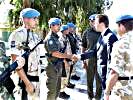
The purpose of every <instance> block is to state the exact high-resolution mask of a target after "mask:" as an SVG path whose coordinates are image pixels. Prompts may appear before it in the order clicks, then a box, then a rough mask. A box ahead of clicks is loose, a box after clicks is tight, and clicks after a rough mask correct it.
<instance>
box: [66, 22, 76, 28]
mask: <svg viewBox="0 0 133 100" xmlns="http://www.w3.org/2000/svg"><path fill="white" fill-rule="evenodd" d="M67 25H68V27H71V28H74V27H75V25H74V24H73V23H72V22H70V23H67Z"/></svg>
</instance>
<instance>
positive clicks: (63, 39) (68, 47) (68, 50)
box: [59, 33, 72, 88]
mask: <svg viewBox="0 0 133 100" xmlns="http://www.w3.org/2000/svg"><path fill="white" fill-rule="evenodd" d="M59 41H60V43H61V48H62V49H64V48H65V50H64V53H66V54H69V55H71V54H72V51H71V45H70V42H69V39H68V37H67V36H66V35H63V33H61V35H60V38H59ZM65 46H66V47H65ZM70 62H71V61H69V62H68V61H67V60H66V59H64V66H65V70H64V71H65V72H62V73H66V77H63V76H62V77H63V78H62V83H61V85H62V88H64V87H65V86H66V85H67V83H68V82H67V81H68V75H69V68H70Z"/></svg>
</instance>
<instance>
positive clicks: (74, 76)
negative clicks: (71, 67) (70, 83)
mask: <svg viewBox="0 0 133 100" xmlns="http://www.w3.org/2000/svg"><path fill="white" fill-rule="evenodd" d="M71 79H72V80H77V81H78V80H79V79H80V77H78V76H77V75H73V76H72V77H71Z"/></svg>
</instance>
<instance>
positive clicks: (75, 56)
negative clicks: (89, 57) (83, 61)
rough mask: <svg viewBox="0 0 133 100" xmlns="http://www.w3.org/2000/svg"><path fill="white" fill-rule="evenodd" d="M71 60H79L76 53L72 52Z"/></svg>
mask: <svg viewBox="0 0 133 100" xmlns="http://www.w3.org/2000/svg"><path fill="white" fill-rule="evenodd" d="M71 60H72V61H74V62H76V61H78V60H79V58H78V55H76V54H74V55H73V56H72V58H71Z"/></svg>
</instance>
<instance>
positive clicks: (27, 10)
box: [20, 8, 40, 18]
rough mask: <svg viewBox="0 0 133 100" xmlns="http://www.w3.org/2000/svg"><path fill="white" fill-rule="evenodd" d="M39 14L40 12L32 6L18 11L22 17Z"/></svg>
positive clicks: (32, 16)
mask: <svg viewBox="0 0 133 100" xmlns="http://www.w3.org/2000/svg"><path fill="white" fill-rule="evenodd" d="M38 16H40V13H39V12H38V11H37V10H35V9H32V8H25V9H23V10H22V11H21V12H20V17H21V18H23V17H25V18H34V17H38Z"/></svg>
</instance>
